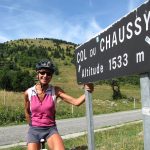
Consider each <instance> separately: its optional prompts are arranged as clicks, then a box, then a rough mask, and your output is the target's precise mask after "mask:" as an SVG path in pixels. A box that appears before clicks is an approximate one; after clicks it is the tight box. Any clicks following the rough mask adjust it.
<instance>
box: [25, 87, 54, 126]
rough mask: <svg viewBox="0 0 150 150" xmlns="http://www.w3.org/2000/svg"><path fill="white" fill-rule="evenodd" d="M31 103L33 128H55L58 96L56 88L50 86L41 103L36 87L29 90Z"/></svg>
mask: <svg viewBox="0 0 150 150" xmlns="http://www.w3.org/2000/svg"><path fill="white" fill-rule="evenodd" d="M27 92H28V98H29V101H30V112H31V123H30V125H32V126H39V127H44V126H53V125H56V122H55V113H56V112H55V105H56V95H55V88H54V87H53V86H49V88H48V89H47V91H46V94H45V97H44V100H43V101H40V100H39V98H38V95H37V92H36V89H35V86H33V87H31V88H29V89H28V90H27Z"/></svg>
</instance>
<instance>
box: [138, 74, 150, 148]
mask: <svg viewBox="0 0 150 150" xmlns="http://www.w3.org/2000/svg"><path fill="white" fill-rule="evenodd" d="M140 85H141V99H142V114H143V128H144V150H149V148H150V147H149V142H150V74H149V73H146V74H142V75H141V77H140Z"/></svg>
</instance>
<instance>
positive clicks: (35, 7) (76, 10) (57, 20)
mask: <svg viewBox="0 0 150 150" xmlns="http://www.w3.org/2000/svg"><path fill="white" fill-rule="evenodd" d="M145 1H146V0H0V43H2V42H5V41H9V40H16V39H22V38H44V37H47V38H57V39H62V40H66V41H69V42H74V43H76V44H81V43H84V42H85V41H87V40H89V39H90V38H91V37H93V36H94V35H96V34H97V33H99V32H101V31H102V30H103V29H105V28H107V27H108V26H109V25H111V24H113V23H114V22H116V21H117V20H118V19H121V18H122V17H123V16H124V15H126V14H128V13H129V12H131V11H132V10H133V9H135V8H137V7H138V6H140V5H141V4H143V3H144V2H145Z"/></svg>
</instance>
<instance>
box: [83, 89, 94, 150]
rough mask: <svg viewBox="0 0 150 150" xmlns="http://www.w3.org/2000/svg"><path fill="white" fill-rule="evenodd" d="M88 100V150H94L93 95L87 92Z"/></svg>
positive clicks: (86, 97) (86, 98)
mask: <svg viewBox="0 0 150 150" xmlns="http://www.w3.org/2000/svg"><path fill="white" fill-rule="evenodd" d="M85 100H86V118H87V129H88V150H94V149H95V148H94V125H93V109H92V94H91V93H90V92H88V91H87V90H85Z"/></svg>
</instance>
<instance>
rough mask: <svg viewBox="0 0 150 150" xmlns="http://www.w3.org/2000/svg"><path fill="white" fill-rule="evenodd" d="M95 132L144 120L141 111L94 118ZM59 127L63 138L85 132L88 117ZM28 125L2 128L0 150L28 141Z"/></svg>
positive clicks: (61, 122) (65, 121)
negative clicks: (0, 149)
mask: <svg viewBox="0 0 150 150" xmlns="http://www.w3.org/2000/svg"><path fill="white" fill-rule="evenodd" d="M93 120H94V130H96V129H100V128H103V127H108V126H115V125H118V124H123V123H127V122H133V121H137V120H142V113H141V110H133V111H124V112H117V113H112V114H103V115H97V116H93ZM56 122H57V127H58V130H59V133H60V134H61V135H62V136H65V135H68V134H75V133H80V132H84V131H86V129H87V121H86V117H82V118H73V119H63V120H57V121H56ZM27 131H28V125H17V126H8V127H0V148H1V147H3V146H5V145H11V144H16V143H20V142H25V141H26V133H27Z"/></svg>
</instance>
